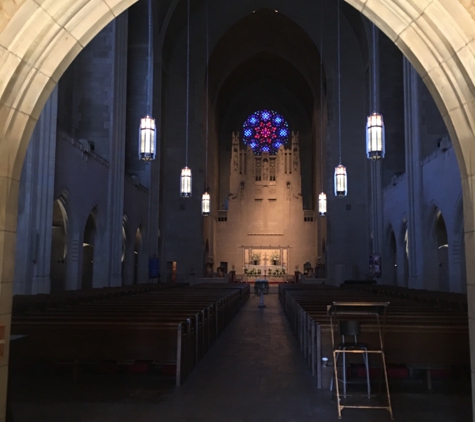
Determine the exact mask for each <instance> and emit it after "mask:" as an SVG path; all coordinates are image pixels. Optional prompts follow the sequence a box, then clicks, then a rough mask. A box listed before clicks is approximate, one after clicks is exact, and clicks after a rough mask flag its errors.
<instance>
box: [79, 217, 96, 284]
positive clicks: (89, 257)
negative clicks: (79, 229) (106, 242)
mask: <svg viewBox="0 0 475 422" xmlns="http://www.w3.org/2000/svg"><path fill="white" fill-rule="evenodd" d="M95 238H96V222H95V218H94V216H93V215H92V214H89V217H88V219H87V222H86V227H85V228H84V239H83V244H82V282H81V288H82V289H91V288H92V286H93V276H94V243H95Z"/></svg>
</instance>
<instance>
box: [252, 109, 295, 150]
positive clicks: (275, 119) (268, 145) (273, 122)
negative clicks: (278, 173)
mask: <svg viewBox="0 0 475 422" xmlns="http://www.w3.org/2000/svg"><path fill="white" fill-rule="evenodd" d="M288 128H289V125H288V123H287V122H286V121H285V119H284V118H283V117H282V116H281V115H280V114H277V113H276V112H275V111H273V110H261V111H256V112H255V113H252V114H251V115H250V116H249V117H248V118H247V120H246V121H245V122H244V124H243V142H244V144H245V145H249V146H250V147H251V148H252V150H253V151H254V154H256V155H259V154H261V153H262V152H269V153H270V154H276V153H277V151H278V150H279V148H280V147H281V146H282V145H285V144H286V143H287V142H288V137H289V129H288Z"/></svg>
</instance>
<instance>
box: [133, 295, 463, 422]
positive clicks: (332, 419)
mask: <svg viewBox="0 0 475 422" xmlns="http://www.w3.org/2000/svg"><path fill="white" fill-rule="evenodd" d="M276 291H277V289H276V287H271V294H270V295H268V296H266V297H265V304H266V305H267V307H266V308H265V309H263V310H260V309H258V307H257V305H258V304H259V298H258V297H253V296H252V295H251V299H250V300H249V301H248V302H247V303H246V304H245V305H244V306H243V307H242V308H241V310H240V311H239V313H238V314H237V315H236V317H235V318H234V320H233V321H232V322H231V324H230V325H229V326H228V328H227V329H226V330H225V331H224V333H223V334H222V335H221V337H220V338H219V339H218V341H217V342H216V343H215V344H214V345H213V347H212V348H211V350H210V351H209V352H208V353H207V354H206V356H205V357H204V359H203V361H202V362H200V363H199V365H198V366H197V367H196V369H195V370H194V371H193V373H192V374H191V376H190V377H189V378H188V379H187V380H186V382H185V383H184V384H183V386H182V387H181V388H180V389H178V390H176V391H175V392H174V393H173V394H171V395H170V396H168V398H167V399H165V400H164V401H163V402H161V403H159V404H157V407H156V411H157V412H158V413H157V419H153V420H154V421H158V422H337V421H338V415H337V408H336V402H335V399H332V397H331V393H330V392H329V391H328V390H318V389H317V387H316V383H315V380H314V379H313V378H312V377H311V373H310V370H309V368H308V367H307V365H306V363H305V361H304V359H303V357H302V353H301V352H300V350H299V346H298V344H297V341H296V339H295V336H294V334H293V332H292V330H291V328H290V325H289V322H288V320H287V318H286V317H285V315H284V313H283V310H282V308H281V306H280V303H279V301H278V295H277V294H276ZM392 402H393V410H394V414H395V418H396V420H398V421H401V422H453V421H457V422H470V421H471V405H470V397H459V396H457V395H451V396H447V395H442V394H436V393H432V394H408V393H399V394H392ZM137 420H140V421H141V422H145V421H147V422H148V421H149V419H148V418H140V419H137ZM343 420H346V421H348V422H387V421H389V414H388V412H387V411H385V410H375V409H371V410H362V409H357V410H353V409H346V410H344V411H343Z"/></svg>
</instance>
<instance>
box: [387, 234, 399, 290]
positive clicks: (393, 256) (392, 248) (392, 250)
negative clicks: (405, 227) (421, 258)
mask: <svg viewBox="0 0 475 422" xmlns="http://www.w3.org/2000/svg"><path fill="white" fill-rule="evenodd" d="M387 271H388V273H389V274H388V275H389V280H388V282H389V283H390V284H392V285H394V286H397V244H396V236H395V235H394V231H393V230H392V229H391V232H390V234H389V252H388V269H387Z"/></svg>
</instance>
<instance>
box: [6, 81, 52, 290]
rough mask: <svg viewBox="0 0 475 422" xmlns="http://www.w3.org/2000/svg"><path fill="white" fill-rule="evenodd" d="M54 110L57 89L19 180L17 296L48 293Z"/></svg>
mask: <svg viewBox="0 0 475 422" xmlns="http://www.w3.org/2000/svg"><path fill="white" fill-rule="evenodd" d="M57 109H58V89H57V87H56V88H55V89H54V90H53V92H52V93H51V96H50V98H49V100H48V101H47V102H46V105H45V108H44V109H43V111H42V113H41V116H40V118H39V120H38V123H37V124H36V127H35V130H34V132H33V135H32V137H31V140H30V144H29V147H28V150H27V153H26V157H25V162H24V165H23V170H22V176H21V180H20V199H19V209H18V230H17V247H16V262H15V285H14V291H15V293H16V294H37V293H49V292H50V283H51V280H50V265H51V236H52V221H53V201H54V170H55V158H56V126H57Z"/></svg>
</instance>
